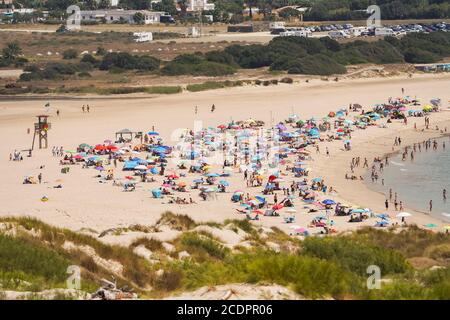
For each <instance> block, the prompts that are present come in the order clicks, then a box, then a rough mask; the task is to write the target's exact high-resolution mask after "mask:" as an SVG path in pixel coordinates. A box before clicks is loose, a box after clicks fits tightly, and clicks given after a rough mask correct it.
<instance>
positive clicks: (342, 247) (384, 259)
mask: <svg viewBox="0 0 450 320" xmlns="http://www.w3.org/2000/svg"><path fill="white" fill-rule="evenodd" d="M303 253H304V254H307V255H311V256H314V257H317V258H321V259H326V260H330V261H334V262H336V263H337V264H339V265H341V266H342V267H343V268H345V269H347V270H348V271H351V272H355V273H357V274H359V275H362V276H363V275H366V271H367V267H368V266H370V265H377V266H379V267H380V269H381V270H382V272H383V274H384V275H386V274H392V273H403V272H405V271H407V270H408V268H409V266H408V264H407V262H406V260H405V258H404V257H403V255H401V254H400V253H398V252H396V251H393V250H388V249H385V248H381V247H378V246H374V245H371V244H367V243H364V242H361V241H360V242H357V241H355V240H354V239H349V238H345V237H340V238H324V239H319V238H308V239H306V240H305V241H304V242H303Z"/></svg>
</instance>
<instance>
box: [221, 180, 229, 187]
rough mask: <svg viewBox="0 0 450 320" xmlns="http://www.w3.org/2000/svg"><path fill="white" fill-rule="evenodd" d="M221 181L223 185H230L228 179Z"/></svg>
mask: <svg viewBox="0 0 450 320" xmlns="http://www.w3.org/2000/svg"><path fill="white" fill-rule="evenodd" d="M219 183H220V184H221V185H223V186H224V187H228V186H230V183H229V182H228V181H226V180H220V181H219Z"/></svg>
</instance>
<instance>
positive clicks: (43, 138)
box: [31, 115, 51, 150]
mask: <svg viewBox="0 0 450 320" xmlns="http://www.w3.org/2000/svg"><path fill="white" fill-rule="evenodd" d="M48 117H49V116H47V115H39V116H37V118H38V122H36V123H35V124H34V136H33V144H32V145H31V150H34V142H35V140H36V137H38V141H39V149H47V148H48V130H50V128H51V123H50V122H48Z"/></svg>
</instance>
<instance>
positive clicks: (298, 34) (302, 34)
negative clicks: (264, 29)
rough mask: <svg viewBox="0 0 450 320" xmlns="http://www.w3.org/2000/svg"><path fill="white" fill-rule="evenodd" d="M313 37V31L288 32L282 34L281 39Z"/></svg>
mask: <svg viewBox="0 0 450 320" xmlns="http://www.w3.org/2000/svg"><path fill="white" fill-rule="evenodd" d="M309 36H311V31H309V30H289V29H288V30H286V31H284V32H281V33H280V37H305V38H308V37H309Z"/></svg>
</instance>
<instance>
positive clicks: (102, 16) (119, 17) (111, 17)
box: [80, 9, 165, 24]
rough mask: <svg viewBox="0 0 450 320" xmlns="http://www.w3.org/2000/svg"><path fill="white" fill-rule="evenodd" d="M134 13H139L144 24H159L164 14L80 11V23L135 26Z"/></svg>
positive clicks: (125, 11)
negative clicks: (121, 23) (103, 22)
mask: <svg viewBox="0 0 450 320" xmlns="http://www.w3.org/2000/svg"><path fill="white" fill-rule="evenodd" d="M136 13H141V14H142V15H143V17H144V24H154V23H159V22H160V20H161V16H162V15H165V13H164V12H157V11H148V10H119V9H116V10H89V11H80V16H81V21H82V22H101V21H105V22H106V23H118V22H123V23H128V24H135V23H136V22H135V21H134V17H135V15H136Z"/></svg>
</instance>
